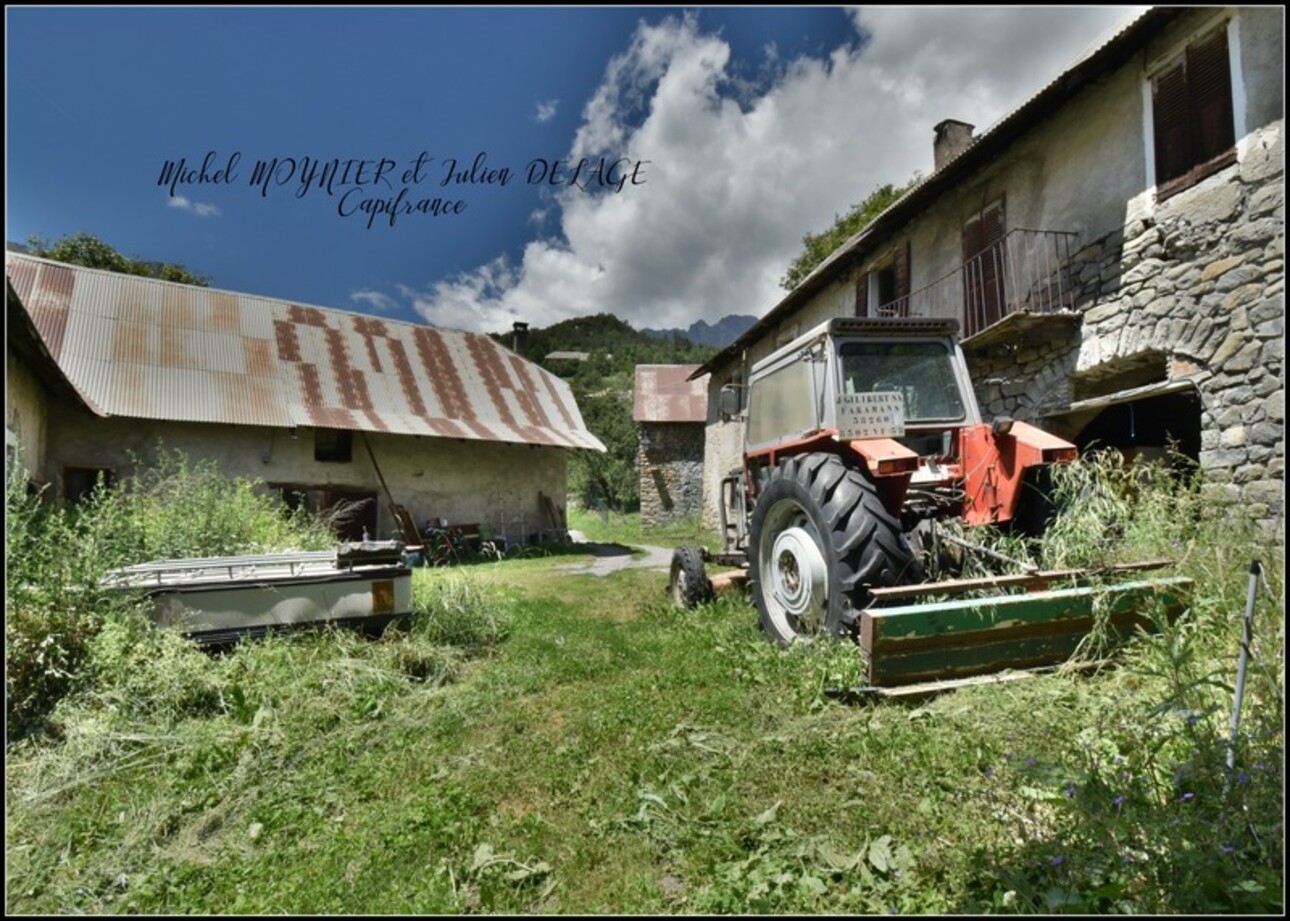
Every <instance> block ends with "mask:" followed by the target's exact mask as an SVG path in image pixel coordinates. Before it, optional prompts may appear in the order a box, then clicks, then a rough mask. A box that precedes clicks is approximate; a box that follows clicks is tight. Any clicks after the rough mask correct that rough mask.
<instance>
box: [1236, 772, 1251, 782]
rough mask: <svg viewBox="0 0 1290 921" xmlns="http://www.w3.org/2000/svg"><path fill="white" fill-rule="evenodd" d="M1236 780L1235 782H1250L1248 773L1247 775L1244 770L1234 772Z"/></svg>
mask: <svg viewBox="0 0 1290 921" xmlns="http://www.w3.org/2000/svg"><path fill="white" fill-rule="evenodd" d="M1236 782H1237V783H1249V782H1250V775H1249V774H1247V773H1245V772H1244V771H1237V773H1236Z"/></svg>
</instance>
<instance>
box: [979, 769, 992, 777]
mask: <svg viewBox="0 0 1290 921" xmlns="http://www.w3.org/2000/svg"><path fill="white" fill-rule="evenodd" d="M981 773H982V774H984V775H985V776H986V777H993V776H994V768H986V769H985V770H983V771H982V772H981Z"/></svg>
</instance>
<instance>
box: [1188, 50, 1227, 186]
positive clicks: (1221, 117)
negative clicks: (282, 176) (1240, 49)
mask: <svg viewBox="0 0 1290 921" xmlns="http://www.w3.org/2000/svg"><path fill="white" fill-rule="evenodd" d="M1187 88H1188V90H1189V91H1190V92H1189V95H1190V97H1191V100H1192V111H1193V113H1194V116H1193V122H1192V139H1193V145H1194V153H1193V157H1194V159H1195V162H1196V163H1204V162H1205V161H1206V160H1212V159H1213V158H1214V157H1217V156H1218V155H1219V154H1221V153H1223V152H1224V151H1225V150H1227V149H1228V148H1229V147H1231V146H1232V145H1233V144H1234V143H1236V139H1235V136H1234V134H1235V129H1234V128H1233V126H1232V74H1231V70H1230V69H1229V65H1228V58H1227V30H1226V29H1219V30H1218V31H1217V32H1215V33H1214V34H1213V35H1211V36H1209V37H1208V38H1205V39H1204V40H1202V41H1199V42H1197V43H1196V44H1195V45H1193V46H1191V47H1190V48H1188V49H1187Z"/></svg>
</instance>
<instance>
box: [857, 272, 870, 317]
mask: <svg viewBox="0 0 1290 921" xmlns="http://www.w3.org/2000/svg"><path fill="white" fill-rule="evenodd" d="M856 316H858V317H867V316H869V273H868V272H861V273H860V276H859V277H858V278H856Z"/></svg>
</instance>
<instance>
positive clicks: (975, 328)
mask: <svg viewBox="0 0 1290 921" xmlns="http://www.w3.org/2000/svg"><path fill="white" fill-rule="evenodd" d="M1003 238H1004V214H1003V200H1002V199H1000V200H999V203H998V204H997V205H993V206H991V207H989V208H987V209H986V210H985V211H982V212H981V213H980V214H979V215H976V216H974V217H973V218H972V219H971V220H969V221H968V222H967V223H966V224H965V225H963V270H964V277H963V291H964V305H963V307H964V311H963V312H964V317H963V328H964V333H965V335H968V336H971V335H974V334H976V333H978V332H980V331H981V330H983V329H985V328H986V327H987V326H989V325H990V324H991V323H994V322H996V321H998V320H999V319H1001V318H1002V317H1003V315H1004V312H1005V309H1004V305H1005V301H1006V297H1005V295H1004V290H1003V288H1004V278H1005V275H1004V255H1005V253H1004V249H1005V247H1004V241H1003Z"/></svg>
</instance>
